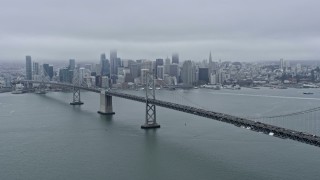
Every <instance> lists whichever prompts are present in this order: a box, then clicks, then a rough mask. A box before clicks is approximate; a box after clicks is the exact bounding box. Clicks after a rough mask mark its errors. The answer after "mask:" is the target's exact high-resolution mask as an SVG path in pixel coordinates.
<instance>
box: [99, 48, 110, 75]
mask: <svg viewBox="0 0 320 180" xmlns="http://www.w3.org/2000/svg"><path fill="white" fill-rule="evenodd" d="M100 68H101V69H100V73H101V75H102V76H110V63H109V60H108V59H106V54H104V53H103V54H101V56H100Z"/></svg>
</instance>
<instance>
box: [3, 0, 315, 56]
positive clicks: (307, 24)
mask: <svg viewBox="0 0 320 180" xmlns="http://www.w3.org/2000/svg"><path fill="white" fill-rule="evenodd" d="M319 8H320V1H319V0H88V1H85V0H0V61H1V60H20V61H22V60H23V61H24V59H25V56H26V55H31V56H32V59H33V60H39V61H43V60H55V59H57V60H68V59H69V58H75V59H77V60H81V61H84V60H91V61H98V60H99V56H100V54H101V53H103V52H105V53H106V54H107V57H109V52H110V50H111V49H117V50H118V55H119V56H120V57H121V58H124V59H140V58H147V59H151V60H154V59H156V58H159V57H160V58H165V57H166V56H169V57H170V56H171V54H172V53H173V52H178V53H179V54H180V59H181V60H186V59H192V60H203V59H208V56H209V52H210V51H212V56H213V59H214V60H218V59H222V60H245V61H255V60H278V59H280V58H284V59H297V60H301V59H312V60H317V59H319V60H320V10H319Z"/></svg>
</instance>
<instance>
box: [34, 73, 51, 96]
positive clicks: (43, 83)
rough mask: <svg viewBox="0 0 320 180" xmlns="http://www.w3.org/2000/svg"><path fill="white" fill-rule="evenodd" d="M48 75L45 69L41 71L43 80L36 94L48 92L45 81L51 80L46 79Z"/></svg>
mask: <svg viewBox="0 0 320 180" xmlns="http://www.w3.org/2000/svg"><path fill="white" fill-rule="evenodd" d="M46 77H47V75H46V72H45V70H44V69H43V70H42V71H41V76H40V78H41V82H40V84H39V86H38V87H37V89H36V91H35V93H36V94H46V84H45V82H46V81H49V80H47V79H46Z"/></svg>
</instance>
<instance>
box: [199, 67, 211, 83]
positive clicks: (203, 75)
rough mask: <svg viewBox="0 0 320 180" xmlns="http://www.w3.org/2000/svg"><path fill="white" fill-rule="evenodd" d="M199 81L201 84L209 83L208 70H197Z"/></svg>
mask: <svg viewBox="0 0 320 180" xmlns="http://www.w3.org/2000/svg"><path fill="white" fill-rule="evenodd" d="M199 81H200V82H201V83H203V84H207V83H209V69H208V68H199Z"/></svg>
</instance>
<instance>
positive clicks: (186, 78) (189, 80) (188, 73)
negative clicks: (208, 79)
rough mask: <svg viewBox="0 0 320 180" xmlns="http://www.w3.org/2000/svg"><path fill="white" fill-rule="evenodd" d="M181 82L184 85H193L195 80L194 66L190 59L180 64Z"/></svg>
mask: <svg viewBox="0 0 320 180" xmlns="http://www.w3.org/2000/svg"><path fill="white" fill-rule="evenodd" d="M181 76H182V82H183V84H185V85H193V84H194V82H195V79H196V78H195V68H194V66H193V64H192V61H191V60H188V61H185V62H184V63H183V65H182V73H181Z"/></svg>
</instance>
